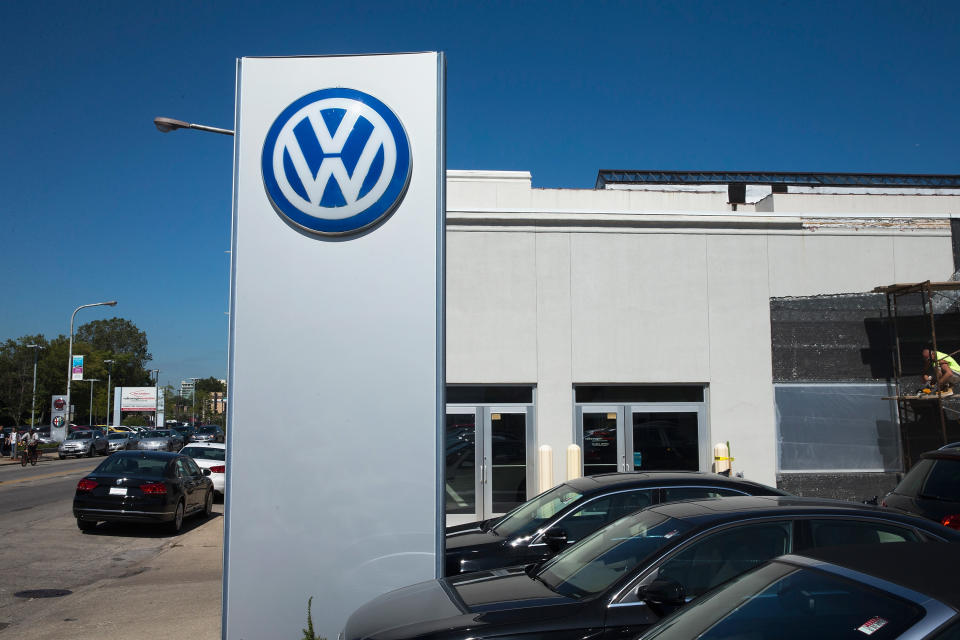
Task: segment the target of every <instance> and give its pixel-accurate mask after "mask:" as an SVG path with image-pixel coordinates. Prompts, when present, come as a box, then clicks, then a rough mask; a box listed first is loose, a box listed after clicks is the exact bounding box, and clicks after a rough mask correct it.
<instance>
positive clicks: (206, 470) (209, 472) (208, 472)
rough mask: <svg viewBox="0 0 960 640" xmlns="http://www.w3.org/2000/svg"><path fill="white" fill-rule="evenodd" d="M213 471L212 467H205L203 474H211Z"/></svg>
mask: <svg viewBox="0 0 960 640" xmlns="http://www.w3.org/2000/svg"><path fill="white" fill-rule="evenodd" d="M211 473H213V472H212V471H210V469H204V470H203V475H205V476H209V475H210V474H211Z"/></svg>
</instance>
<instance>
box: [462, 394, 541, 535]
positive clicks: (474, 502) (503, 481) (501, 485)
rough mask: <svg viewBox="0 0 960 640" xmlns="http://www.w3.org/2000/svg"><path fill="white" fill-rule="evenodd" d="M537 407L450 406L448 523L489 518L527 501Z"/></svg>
mask: <svg viewBox="0 0 960 640" xmlns="http://www.w3.org/2000/svg"><path fill="white" fill-rule="evenodd" d="M531 414H532V408H528V407H516V406H513V407H509V406H500V407H497V406H477V407H459V406H448V407H447V427H446V469H445V472H444V479H445V487H444V490H445V494H446V512H447V523H448V524H460V523H464V522H470V521H473V520H485V519H487V518H492V517H494V516H496V515H500V514H503V513H506V512H507V511H510V510H511V509H513V508H514V507H516V506H517V505H519V504H522V503H523V502H526V500H527V486H528V478H529V475H530V473H531V472H532V469H533V464H532V461H531V460H530V459H529V456H530V455H531V453H530V450H531V446H530V443H531V440H532V415H531Z"/></svg>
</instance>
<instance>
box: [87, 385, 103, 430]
mask: <svg viewBox="0 0 960 640" xmlns="http://www.w3.org/2000/svg"><path fill="white" fill-rule="evenodd" d="M84 382H89V383H90V411H89V412H87V420H89V421H90V426H91V427H92V426H94V423H93V383H94V382H100V380H99V379H97V378H87V379H86V380H84Z"/></svg>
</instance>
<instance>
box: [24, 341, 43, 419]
mask: <svg viewBox="0 0 960 640" xmlns="http://www.w3.org/2000/svg"><path fill="white" fill-rule="evenodd" d="M27 349H33V399H32V400H30V427H31V428H33V427H36V426H37V425H36V423H35V421H34V417H33V416H34V412H35V411H36V408H37V352H38V351H40V349H43V347H42V346H40V345H39V344H28V345H27Z"/></svg>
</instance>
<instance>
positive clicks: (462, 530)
mask: <svg viewBox="0 0 960 640" xmlns="http://www.w3.org/2000/svg"><path fill="white" fill-rule="evenodd" d="M782 495H787V494H785V493H784V492H783V491H780V490H779V489H774V488H772V487H768V486H766V485H762V484H758V483H756V482H750V481H749V480H742V479H739V478H728V477H726V476H721V475H717V474H715V473H698V472H691V471H678V472H653V473H606V474H601V475H595V476H588V477H585V478H577V479H576V480H570V481H569V482H566V483H564V484H561V485H559V486H556V487H554V488H553V489H550V490H549V491H546V492H544V493H541V494H540V495H539V496H537V497H535V498H532V499H531V500H529V501H528V502H525V503H524V504H522V505H520V506H519V507H517V508H516V509H514V510H513V511H511V512H510V513H508V514H506V515H504V516H502V517H501V518H498V519H494V520H486V521H484V522H472V523H470V524H465V525H458V526H455V527H447V531H446V553H445V575H448V576H452V575H456V574H458V573H466V572H468V571H481V570H487V569H496V568H498V567H508V566H511V565H519V564H529V563H531V562H543V561H544V560H547V559H548V558H550V557H552V556H553V555H554V554H555V553H557V552H558V551H560V550H562V549H565V548H566V547H568V546H569V545H572V544H573V543H575V542H577V541H578V540H581V539H582V538H584V537H585V536H587V535H589V534H591V533H593V532H594V531H596V530H597V529H599V528H600V527H602V526H604V525H607V524H610V523H611V522H613V521H614V520H618V519H620V518H622V517H623V516H626V515H629V514H631V513H633V512H635V511H638V510H640V509H644V508H646V507H649V506H651V505H655V504H661V503H664V502H674V501H676V500H695V499H702V498H720V497H725V496H782Z"/></svg>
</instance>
